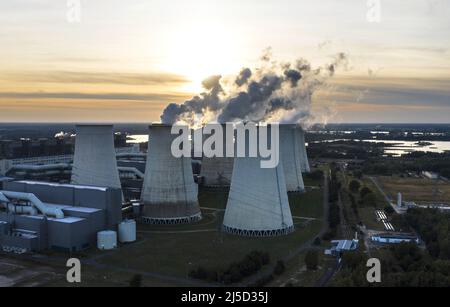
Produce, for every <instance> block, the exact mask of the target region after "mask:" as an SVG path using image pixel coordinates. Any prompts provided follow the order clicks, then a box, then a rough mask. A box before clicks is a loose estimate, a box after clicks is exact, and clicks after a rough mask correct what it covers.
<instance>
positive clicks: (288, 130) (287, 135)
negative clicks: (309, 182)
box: [280, 125, 305, 192]
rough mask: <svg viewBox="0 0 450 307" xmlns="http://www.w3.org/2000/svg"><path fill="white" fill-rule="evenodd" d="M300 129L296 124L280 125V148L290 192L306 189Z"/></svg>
mask: <svg viewBox="0 0 450 307" xmlns="http://www.w3.org/2000/svg"><path fill="white" fill-rule="evenodd" d="M302 147H303V146H301V137H300V129H299V128H297V126H296V125H281V126H280V150H281V160H282V163H283V170H284V177H285V180H286V188H287V191H288V192H302V191H304V190H305V185H304V183H303V176H302V155H303V154H304V153H303V149H302Z"/></svg>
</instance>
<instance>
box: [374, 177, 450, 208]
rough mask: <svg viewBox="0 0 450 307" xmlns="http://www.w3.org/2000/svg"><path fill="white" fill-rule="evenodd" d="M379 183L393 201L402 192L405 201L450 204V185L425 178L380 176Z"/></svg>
mask: <svg viewBox="0 0 450 307" xmlns="http://www.w3.org/2000/svg"><path fill="white" fill-rule="evenodd" d="M377 179H378V182H380V185H381V186H382V188H383V190H384V191H385V192H386V194H387V195H388V196H389V197H390V198H391V199H393V200H396V199H397V193H398V192H401V193H402V195H403V200H404V201H414V202H416V203H433V202H445V203H449V204H450V183H448V182H444V181H442V180H431V179H425V178H410V177H408V178H402V177H399V176H392V177H386V176H379V177H377Z"/></svg>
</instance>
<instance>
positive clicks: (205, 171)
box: [200, 125, 234, 187]
mask: <svg viewBox="0 0 450 307" xmlns="http://www.w3.org/2000/svg"><path fill="white" fill-rule="evenodd" d="M222 128H223V129H222V131H223V157H212V158H208V157H203V160H202V169H201V172H200V176H202V177H203V178H204V185H205V186H208V187H229V186H230V184H231V176H232V174H233V163H234V158H228V157H226V154H225V153H226V149H225V145H226V137H227V131H226V128H225V125H222ZM204 137H205V139H206V138H208V136H207V135H205V136H204Z"/></svg>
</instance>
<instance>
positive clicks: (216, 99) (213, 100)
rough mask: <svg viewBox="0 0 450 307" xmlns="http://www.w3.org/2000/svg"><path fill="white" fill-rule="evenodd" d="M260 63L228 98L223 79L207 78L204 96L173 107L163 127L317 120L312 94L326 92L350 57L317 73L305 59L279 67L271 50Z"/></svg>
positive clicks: (340, 57)
mask: <svg viewBox="0 0 450 307" xmlns="http://www.w3.org/2000/svg"><path fill="white" fill-rule="evenodd" d="M261 60H262V63H261V66H260V67H258V68H256V69H253V70H252V69H250V68H243V69H242V70H241V71H240V72H239V74H238V75H237V76H235V77H234V78H233V79H232V80H234V81H233V82H232V84H231V86H230V88H227V92H225V90H224V88H223V87H222V83H223V82H222V77H221V76H212V77H209V78H207V79H206V80H205V81H203V84H202V85H203V88H204V90H205V91H204V92H203V93H201V94H199V95H198V96H195V97H193V98H192V99H190V100H187V101H185V102H184V103H182V104H176V103H171V104H169V105H168V106H167V107H166V109H165V110H164V112H163V114H162V115H161V120H162V122H163V123H166V124H174V123H176V122H184V123H187V124H189V125H191V126H197V125H199V124H204V123H207V122H219V123H225V122H236V121H247V120H251V121H255V122H261V121H265V122H270V121H280V122H282V123H304V122H306V121H308V120H312V118H313V116H312V115H311V104H312V96H313V94H314V93H315V92H316V91H317V90H318V89H320V88H322V87H325V86H326V81H327V79H328V78H331V77H333V76H334V75H335V73H336V70H337V69H338V68H339V67H342V66H346V65H347V64H348V57H347V55H346V54H345V53H338V54H337V55H336V56H335V57H334V58H333V60H332V62H331V63H328V64H326V65H324V66H321V67H317V68H313V67H312V65H311V64H310V63H309V62H308V61H307V60H305V59H303V58H299V59H298V60H296V61H295V62H294V63H288V64H285V63H283V64H280V63H278V62H276V61H273V60H272V53H271V49H267V50H265V52H264V55H263V57H262V58H261ZM316 119H317V118H316Z"/></svg>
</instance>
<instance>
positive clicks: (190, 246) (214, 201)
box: [49, 189, 323, 286]
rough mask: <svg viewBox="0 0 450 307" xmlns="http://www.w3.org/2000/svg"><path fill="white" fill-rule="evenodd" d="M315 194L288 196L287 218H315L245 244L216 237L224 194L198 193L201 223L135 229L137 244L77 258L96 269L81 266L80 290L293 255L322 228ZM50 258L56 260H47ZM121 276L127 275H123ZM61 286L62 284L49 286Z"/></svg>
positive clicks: (154, 281)
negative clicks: (262, 254)
mask: <svg viewBox="0 0 450 307" xmlns="http://www.w3.org/2000/svg"><path fill="white" fill-rule="evenodd" d="M322 194H323V191H322V190H321V189H317V190H311V191H309V192H307V193H303V194H291V195H289V199H290V205H291V211H292V214H293V216H300V217H312V218H319V219H317V220H306V219H301V218H294V224H295V226H296V230H295V232H294V233H292V234H290V235H288V236H283V237H275V238H245V237H238V236H232V235H228V234H225V233H222V232H221V231H220V226H221V224H222V220H223V215H224V209H225V207H226V200H227V195H228V191H226V190H208V189H202V190H200V193H199V201H200V206H201V207H202V213H203V220H202V221H200V222H198V223H196V224H192V225H141V224H138V240H137V241H136V242H135V243H132V244H127V245H122V246H120V248H118V249H116V250H113V251H109V252H101V251H98V250H95V249H91V250H89V251H86V252H84V253H80V254H77V255H76V256H77V257H80V258H82V259H85V260H87V259H89V258H94V259H95V261H96V262H97V263H98V264H100V265H106V266H108V267H93V266H90V265H84V266H83V273H82V274H83V275H82V276H83V284H82V286H128V285H129V281H130V280H131V279H132V277H133V276H134V275H135V274H134V273H135V272H133V271H134V270H136V271H138V272H142V273H143V274H144V275H145V273H149V274H161V275H163V276H166V277H174V278H186V277H187V274H188V272H189V271H190V270H192V269H194V268H197V267H198V266H203V267H206V268H211V269H217V268H226V267H227V266H229V265H230V263H232V262H234V261H239V260H241V259H242V258H243V257H244V256H246V255H247V254H248V253H249V252H251V251H253V250H261V251H267V252H269V254H270V257H271V262H272V263H275V262H276V261H277V260H278V259H280V258H283V257H285V256H287V255H288V254H290V253H292V252H295V251H296V249H298V248H299V247H300V246H301V245H302V244H303V243H304V242H306V241H308V240H309V239H311V238H314V237H315V236H316V235H317V233H318V232H319V231H320V229H321V227H322V219H321V218H322V213H323V204H322ZM51 256H57V255H56V254H51ZM122 270H129V271H128V272H125V271H122ZM142 284H143V285H144V286H145V285H148V286H186V281H184V280H183V281H180V282H176V281H175V282H171V281H169V282H168V281H166V280H165V279H161V280H160V279H159V278H156V277H155V278H153V277H148V276H143V279H142ZM55 285H63V286H64V285H66V286H67V283H66V282H65V280H60V281H55V282H53V283H51V284H49V286H55Z"/></svg>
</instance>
